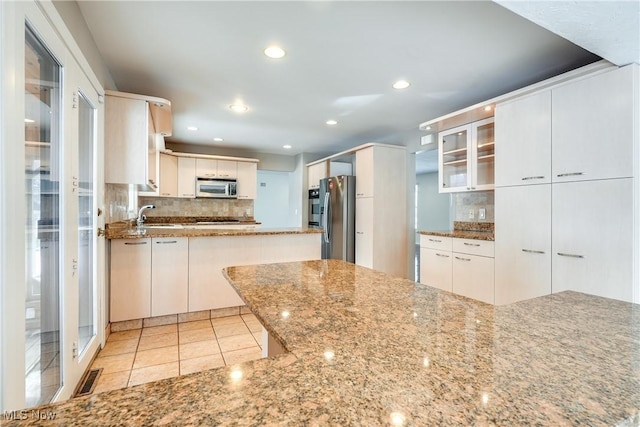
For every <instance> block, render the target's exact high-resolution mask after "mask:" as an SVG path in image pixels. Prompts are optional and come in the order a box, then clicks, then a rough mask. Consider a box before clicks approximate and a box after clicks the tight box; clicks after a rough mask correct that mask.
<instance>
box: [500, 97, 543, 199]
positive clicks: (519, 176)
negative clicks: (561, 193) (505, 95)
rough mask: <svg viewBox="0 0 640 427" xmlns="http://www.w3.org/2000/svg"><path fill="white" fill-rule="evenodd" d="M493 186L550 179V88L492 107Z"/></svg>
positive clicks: (539, 181)
mask: <svg viewBox="0 0 640 427" xmlns="http://www.w3.org/2000/svg"><path fill="white" fill-rule="evenodd" d="M495 136H496V149H495V153H496V165H495V168H496V169H495V174H496V175H495V180H496V187H503V186H511V185H527V184H544V183H550V182H551V90H547V91H544V92H540V93H538V94H535V95H531V96H528V97H526V98H520V99H517V100H514V101H510V102H507V103H504V104H498V105H497V106H496V109H495Z"/></svg>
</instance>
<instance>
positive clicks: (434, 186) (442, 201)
mask: <svg viewBox="0 0 640 427" xmlns="http://www.w3.org/2000/svg"><path fill="white" fill-rule="evenodd" d="M416 183H417V184H418V212H417V216H418V230H447V229H449V228H451V226H452V224H453V223H452V217H451V213H452V206H451V195H449V194H446V193H445V194H441V193H438V172H434V173H427V174H422V175H418V176H416Z"/></svg>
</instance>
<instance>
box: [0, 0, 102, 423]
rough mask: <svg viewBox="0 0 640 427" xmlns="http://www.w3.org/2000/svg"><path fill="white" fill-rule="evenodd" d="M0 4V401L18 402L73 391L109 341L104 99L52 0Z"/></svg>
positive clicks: (11, 405)
mask: <svg viewBox="0 0 640 427" xmlns="http://www.w3.org/2000/svg"><path fill="white" fill-rule="evenodd" d="M0 9H1V10H0V12H1V13H0V19H1V24H2V25H0V32H1V36H2V38H1V43H2V49H1V52H0V62H1V65H2V73H1V74H0V76H1V77H2V80H1V83H0V84H1V85H0V93H1V94H2V103H1V104H0V113H1V118H0V123H1V124H2V126H0V142H1V146H0V161H1V162H2V164H1V165H0V166H1V167H0V208H1V212H0V235H1V236H2V241H1V242H0V256H1V257H2V259H1V260H0V265H2V270H1V271H0V295H1V296H2V299H1V300H0V304H1V305H2V306H1V310H0V319H1V320H2V322H1V323H0V329H1V332H2V333H1V334H0V340H1V345H2V347H1V356H2V357H1V359H2V361H1V362H2V363H1V365H2V372H0V392H1V393H0V411H11V410H18V409H21V408H25V407H30V406H34V405H39V404H44V403H48V402H51V401H59V400H64V399H67V398H69V397H70V396H71V395H72V394H73V392H74V390H75V388H76V385H77V384H78V382H79V381H80V379H81V377H82V374H83V372H84V371H85V369H86V368H87V366H88V364H89V362H90V361H91V358H92V357H93V355H94V354H95V352H96V351H97V349H98V347H99V345H100V344H101V342H102V340H103V330H104V315H103V307H104V301H103V298H102V296H101V295H102V294H103V293H104V289H103V284H102V277H103V275H104V239H103V238H98V237H97V233H96V230H97V227H98V226H103V225H104V224H100V223H99V221H103V220H102V219H101V218H99V217H98V206H101V205H102V203H103V195H102V191H103V187H104V179H103V174H102V166H101V165H99V164H98V162H97V159H98V158H100V157H99V156H100V154H101V150H103V148H102V117H103V108H102V104H101V103H100V99H99V93H101V92H102V88H101V87H100V85H99V84H98V83H97V80H96V79H95V76H93V75H92V73H91V71H90V69H88V67H86V62H85V60H84V58H82V57H81V54H80V52H79V50H78V48H77V46H76V45H75V44H74V43H70V35H69V33H68V31H66V28H63V27H62V21H61V19H60V17H59V16H58V15H57V12H56V10H55V8H54V7H53V5H52V4H51V3H50V2H47V1H44V2H36V1H25V2H1V4H0ZM56 25H57V26H56ZM79 58H80V59H79ZM78 61H80V63H81V64H84V65H83V66H80V65H78ZM84 69H88V70H89V71H88V73H89V74H87V73H85V72H84V71H83V70H84ZM92 82H93V83H92Z"/></svg>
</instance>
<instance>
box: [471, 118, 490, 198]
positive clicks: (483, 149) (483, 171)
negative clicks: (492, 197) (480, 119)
mask: <svg viewBox="0 0 640 427" xmlns="http://www.w3.org/2000/svg"><path fill="white" fill-rule="evenodd" d="M485 122H488V123H484V124H480V125H479V126H477V128H476V142H475V143H476V147H475V148H476V153H477V166H476V185H477V186H478V187H482V186H490V185H492V184H493V182H494V179H493V169H494V164H495V151H494V147H495V138H494V136H493V134H494V132H493V129H494V126H493V119H487V120H486V121H485Z"/></svg>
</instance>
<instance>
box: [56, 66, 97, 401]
mask: <svg viewBox="0 0 640 427" xmlns="http://www.w3.org/2000/svg"><path fill="white" fill-rule="evenodd" d="M66 83H67V89H66V95H67V98H66V99H67V108H66V110H67V112H68V120H69V132H68V134H69V135H70V136H71V138H72V140H73V141H74V143H73V144H70V150H69V153H68V154H69V158H68V163H69V164H70V166H71V167H70V170H71V171H73V173H72V176H71V181H70V183H71V189H70V192H69V197H68V201H69V202H70V203H68V204H67V206H66V207H67V208H68V209H66V211H65V215H66V216H67V221H66V223H67V224H69V227H68V228H67V231H66V233H65V236H66V237H67V241H68V242H69V243H71V242H74V243H75V244H70V245H69V248H68V250H69V255H70V256H71V268H70V269H69V270H68V275H67V277H66V280H65V282H66V283H67V284H68V285H67V286H66V291H67V292H66V294H65V299H64V302H65V304H64V307H65V308H64V315H65V317H64V325H65V326H64V330H65V345H66V346H67V347H66V348H67V350H70V351H67V352H65V355H64V363H63V366H64V367H65V368H66V371H65V373H64V377H63V379H64V380H65V381H64V383H65V384H69V385H71V386H72V387H71V388H68V389H65V390H64V393H63V395H64V397H68V396H67V394H70V393H73V391H74V389H73V388H75V385H77V383H78V381H79V380H80V379H81V378H82V375H83V373H84V372H85V370H86V369H87V368H88V365H89V363H90V362H91V360H92V358H93V355H94V354H95V353H96V351H97V350H98V347H99V345H100V344H101V334H99V331H100V329H102V328H99V327H98V325H99V323H100V322H99V319H98V314H99V313H100V310H99V303H100V301H99V298H98V296H99V289H100V288H101V286H98V285H99V283H100V281H99V277H100V276H99V274H98V273H99V270H100V263H99V262H98V260H99V259H100V258H98V253H101V254H102V253H103V251H101V250H99V246H100V245H103V244H104V239H98V234H97V232H96V230H97V229H98V226H99V224H98V221H99V218H98V206H99V201H100V200H101V192H100V191H99V190H98V188H99V187H98V182H99V179H98V176H99V174H98V171H99V167H98V162H97V159H98V156H97V154H98V144H97V142H98V117H99V109H100V101H99V95H98V93H97V92H96V90H95V89H94V88H93V87H92V85H91V83H90V82H89V80H88V79H87V77H86V76H85V75H84V73H82V72H81V71H80V69H79V67H74V68H73V70H70V71H69V72H67V74H66Z"/></svg>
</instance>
